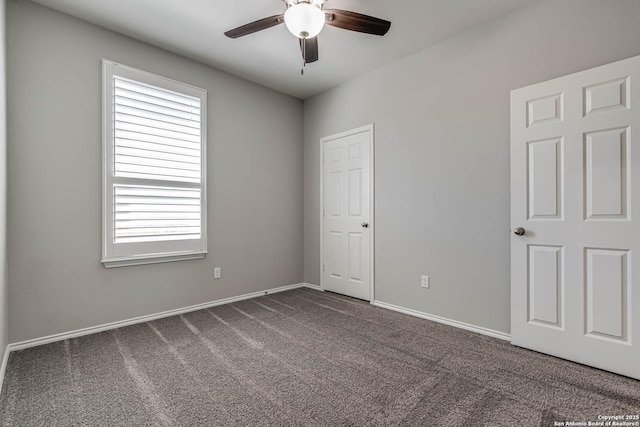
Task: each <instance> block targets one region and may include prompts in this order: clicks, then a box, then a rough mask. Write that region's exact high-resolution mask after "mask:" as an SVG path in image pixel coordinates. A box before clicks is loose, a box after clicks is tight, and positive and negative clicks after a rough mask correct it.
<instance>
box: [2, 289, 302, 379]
mask: <svg viewBox="0 0 640 427" xmlns="http://www.w3.org/2000/svg"><path fill="white" fill-rule="evenodd" d="M305 286H307V284H306V283H296V284H294V285H287V286H281V287H279V288H273V289H267V290H266V291H260V292H252V293H250V294H244V295H239V296H236V297H230V298H223V299H220V300H216V301H210V302H205V303H202V304H196V305H191V306H189V307H183V308H177V309H174V310H168V311H163V312H161V313H155V314H149V315H146V316H140V317H134V318H132V319H127V320H119V321H117V322H111V323H105V324H103V325H97V326H91V327H88V328H83V329H77V330H75V331H70V332H62V333H59V334H54V335H49V336H46V337H41V338H34V339H30V340H26V341H20V342H16V343H12V344H9V345H8V346H7V351H6V354H5V358H8V355H9V352H10V351H17V350H24V349H25V348H30V347H37V346H39V345H44V344H49V343H52V342H56V341H63V340H66V339H70V338H77V337H81V336H83V335H89V334H95V333H98V332H103V331H108V330H111V329H117V328H121V327H123V326H129V325H135V324H136V323H144V322H150V321H152V320H156V319H162V318H163V317H170V316H175V315H177V314H184V313H189V312H191V311H197V310H203V309H205V308H210V307H215V306H218V305H224V304H229V303H232V302H237V301H243V300H247V299H251V298H257V297H261V296H263V295H269V294H275V293H277V292H284V291H289V290H292V289H298V288H302V287H305ZM2 366H3V367H4V365H2ZM2 373H4V371H2ZM1 378H4V376H2V377H0V379H1Z"/></svg>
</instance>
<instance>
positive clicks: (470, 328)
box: [372, 301, 511, 341]
mask: <svg viewBox="0 0 640 427" xmlns="http://www.w3.org/2000/svg"><path fill="white" fill-rule="evenodd" d="M372 304H373V305H374V306H376V307H380V308H386V309H387V310H393V311H397V312H399V313H404V314H408V315H409V316H414V317H419V318H421V319H426V320H431V321H433V322H438V323H443V324H445V325H449V326H453V327H456V328H460V329H466V330H467V331H471V332H475V333H477V334H482V335H487V336H490V337H493V338H498V339H500V340H504V341H510V340H511V335H510V334H505V333H504V332H500V331H496V330H493V329H489V328H483V327H482V326H476V325H471V324H469V323H465V322H460V321H458V320H452V319H447V318H446V317H441V316H436V315H435V314H427V313H423V312H421V311H417V310H412V309H410V308H405V307H400V306H397V305H393V304H388V303H386V302H382V301H374V302H373V303H372Z"/></svg>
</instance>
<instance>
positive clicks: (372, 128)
mask: <svg viewBox="0 0 640 427" xmlns="http://www.w3.org/2000/svg"><path fill="white" fill-rule="evenodd" d="M362 132H369V215H370V219H369V230H370V231H371V248H370V257H371V262H370V263H369V265H370V272H369V302H370V303H371V304H373V303H374V302H375V259H376V258H375V240H376V239H375V236H376V235H375V232H376V223H375V210H374V207H375V203H374V198H375V186H374V179H375V157H374V151H375V150H374V148H375V136H374V135H375V126H374V124H373V123H371V124H369V125H366V126H361V127H359V128H355V129H351V130H348V131H344V132H340V133H336V134H334V135H329V136H325V137H323V138H320V289H319V290H321V291H324V268H323V266H324V143H325V142H328V141H332V140H334V139H339V138H344V137H345V136H349V135H355V134H357V133H362Z"/></svg>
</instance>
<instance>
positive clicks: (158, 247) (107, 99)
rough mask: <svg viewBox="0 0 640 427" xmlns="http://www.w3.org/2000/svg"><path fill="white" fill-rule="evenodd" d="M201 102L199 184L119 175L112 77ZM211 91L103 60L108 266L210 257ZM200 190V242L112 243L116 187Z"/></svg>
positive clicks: (104, 233) (104, 259) (104, 242)
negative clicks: (208, 168)
mask: <svg viewBox="0 0 640 427" xmlns="http://www.w3.org/2000/svg"><path fill="white" fill-rule="evenodd" d="M114 75H116V76H119V77H122V78H125V79H129V80H133V81H136V82H140V83H143V84H148V85H152V86H157V87H159V88H161V89H165V90H168V91H172V92H177V93H180V94H183V95H188V96H192V97H195V98H199V99H200V173H201V176H200V184H196V183H188V182H182V181H177V182H176V181H164V180H154V179H143V178H124V177H115V176H114V174H113V170H114V164H115V153H114V146H115V144H114V128H115V127H114V115H115V108H114V103H113V91H114V85H113V76H114ZM206 159H207V91H206V89H202V88H198V87H196V86H192V85H189V84H186V83H182V82H178V81H176V80H172V79H169V78H166V77H162V76H159V75H157V74H153V73H149V72H147V71H143V70H138V69H136V68H132V67H129V66H126V65H123V64H119V63H117V62H114V61H109V60H107V59H103V60H102V159H101V160H102V259H101V262H102V264H103V265H104V266H105V267H106V268H111V267H124V266H130V265H141V264H155V263H162V262H172V261H182V260H189V259H201V258H204V257H205V255H206V254H207V167H206V166H207V160H206ZM116 184H117V185H124V186H126V185H135V186H142V187H144V186H153V187H163V186H170V187H180V188H192V189H193V188H199V189H200V239H183V240H162V241H154V242H136V243H130V242H129V243H115V242H114V237H113V236H114V234H113V233H114V230H113V228H114V185H116Z"/></svg>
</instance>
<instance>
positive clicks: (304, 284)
mask: <svg viewBox="0 0 640 427" xmlns="http://www.w3.org/2000/svg"><path fill="white" fill-rule="evenodd" d="M302 286H303V287H305V288H309V289H313V290H315V291H322V289H321V288H320V285H314V284H313V283H303V284H302Z"/></svg>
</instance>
